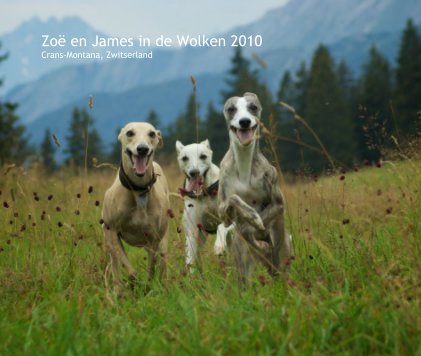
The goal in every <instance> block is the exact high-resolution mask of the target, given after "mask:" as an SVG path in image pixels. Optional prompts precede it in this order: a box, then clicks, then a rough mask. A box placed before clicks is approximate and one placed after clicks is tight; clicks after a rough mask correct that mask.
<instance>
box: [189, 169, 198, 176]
mask: <svg viewBox="0 0 421 356" xmlns="http://www.w3.org/2000/svg"><path fill="white" fill-rule="evenodd" d="M189 174H190V177H191V178H195V177H197V176H198V175H199V174H200V172H199V170H198V169H192V170H191V171H190V172H189Z"/></svg>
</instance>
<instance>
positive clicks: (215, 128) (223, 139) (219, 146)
mask: <svg viewBox="0 0 421 356" xmlns="http://www.w3.org/2000/svg"><path fill="white" fill-rule="evenodd" d="M202 132H203V133H204V134H203V138H207V139H208V140H209V142H210V144H211V148H212V151H213V161H214V162H215V163H216V164H219V162H220V161H221V160H222V158H223V157H224V155H225V153H226V152H227V150H228V143H229V138H228V134H227V130H226V126H225V118H224V115H223V113H222V111H218V110H216V108H215V105H214V104H213V103H212V102H209V104H208V107H207V112H206V118H205V121H204V124H203V128H202Z"/></svg>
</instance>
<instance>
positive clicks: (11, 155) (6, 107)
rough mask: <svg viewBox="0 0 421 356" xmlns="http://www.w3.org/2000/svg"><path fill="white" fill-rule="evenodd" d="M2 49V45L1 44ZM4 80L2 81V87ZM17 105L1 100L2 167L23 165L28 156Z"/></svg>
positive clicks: (2, 56)
mask: <svg viewBox="0 0 421 356" xmlns="http://www.w3.org/2000/svg"><path fill="white" fill-rule="evenodd" d="M0 49H1V44H0ZM7 57H8V55H7V54H3V55H0V62H2V61H4V60H6V59H7ZM2 84H3V80H2V79H0V87H1V86H2ZM17 106H18V105H17V104H16V103H11V102H3V101H2V100H1V99H0V166H1V165H3V164H5V163H8V162H9V163H10V162H16V163H21V162H23V161H24V160H25V158H26V156H27V154H28V151H29V149H28V146H27V141H28V140H27V139H26V138H25V137H24V134H25V127H24V126H23V125H20V124H19V117H18V116H17V115H16V109H17Z"/></svg>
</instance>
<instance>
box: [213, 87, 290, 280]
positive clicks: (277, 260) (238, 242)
mask: <svg viewBox="0 0 421 356" xmlns="http://www.w3.org/2000/svg"><path fill="white" fill-rule="evenodd" d="M261 111H262V107H261V104H260V102H259V99H258V97H257V95H256V94H253V93H245V94H244V96H243V97H232V98H230V99H228V100H227V101H226V103H225V105H224V116H225V119H226V123H227V126H228V131H229V138H230V147H229V149H228V151H227V153H226V154H225V156H224V158H223V160H222V162H221V165H220V178H219V180H220V186H219V193H218V208H219V215H220V217H221V219H222V220H223V222H224V224H225V226H229V225H231V224H233V223H234V225H235V228H234V236H233V239H232V242H231V246H230V250H231V251H232V254H233V256H234V260H235V263H236V266H237V269H238V272H239V277H240V280H241V281H246V280H247V279H248V277H249V275H250V273H251V270H252V267H253V265H254V262H255V261H256V260H260V261H261V262H263V264H264V265H265V266H266V267H267V269H268V271H269V273H271V274H272V275H277V274H279V272H280V271H282V270H283V268H284V266H286V265H287V261H288V259H289V258H290V254H291V241H290V237H289V236H288V235H287V234H286V232H285V226H284V198H283V195H282V192H281V189H280V186H279V176H278V172H277V170H276V169H275V167H273V166H272V165H271V164H270V163H269V162H268V160H267V159H266V158H265V157H264V155H263V154H262V153H261V151H260V149H259V141H258V140H259V125H260V115H261Z"/></svg>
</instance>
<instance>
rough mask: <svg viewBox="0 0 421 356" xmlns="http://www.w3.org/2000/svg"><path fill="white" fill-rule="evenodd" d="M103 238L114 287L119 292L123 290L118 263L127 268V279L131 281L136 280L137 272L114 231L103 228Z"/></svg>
mask: <svg viewBox="0 0 421 356" xmlns="http://www.w3.org/2000/svg"><path fill="white" fill-rule="evenodd" d="M104 240H105V249H106V252H107V254H108V255H109V256H110V258H111V269H112V273H113V282H114V288H115V290H116V292H117V293H121V291H122V290H123V279H122V276H121V269H120V265H121V264H122V265H123V266H125V267H126V268H127V271H128V274H129V279H130V280H131V281H134V280H136V278H137V273H136V271H135V269H134V268H133V266H132V265H131V263H130V261H129V259H128V258H127V255H126V252H125V251H124V248H123V245H122V242H121V240H120V238H119V237H118V235H117V233H116V231H114V230H110V229H105V230H104Z"/></svg>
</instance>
